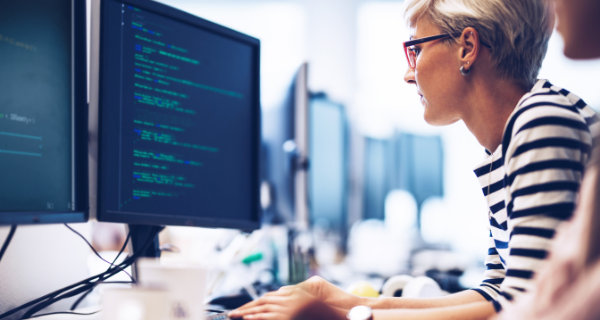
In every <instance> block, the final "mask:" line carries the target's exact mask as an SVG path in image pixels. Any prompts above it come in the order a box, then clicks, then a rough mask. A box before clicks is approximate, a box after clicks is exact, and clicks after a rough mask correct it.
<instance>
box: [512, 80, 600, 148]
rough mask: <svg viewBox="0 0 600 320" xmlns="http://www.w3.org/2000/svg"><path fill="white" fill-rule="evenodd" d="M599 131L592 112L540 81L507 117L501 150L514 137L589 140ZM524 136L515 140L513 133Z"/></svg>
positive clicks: (585, 141)
mask: <svg viewBox="0 0 600 320" xmlns="http://www.w3.org/2000/svg"><path fill="white" fill-rule="evenodd" d="M599 132H600V121H599V118H598V116H597V114H596V112H595V111H594V110H593V109H592V108H590V107H589V106H588V105H587V104H586V103H585V102H584V101H583V100H582V99H581V98H579V97H578V96H576V95H575V94H573V93H571V92H570V91H568V90H566V89H563V88H560V87H557V86H554V85H553V84H552V83H550V82H549V81H547V80H540V81H538V82H537V83H536V85H535V86H534V87H533V89H532V90H531V91H530V92H529V93H527V94H526V95H525V96H523V98H522V99H521V101H520V102H519V104H518V105H517V107H516V108H515V110H514V111H513V113H512V114H511V116H510V117H509V119H508V121H507V124H506V127H505V130H504V136H503V139H502V145H503V149H505V150H503V151H506V150H507V149H508V148H509V146H510V145H511V144H514V142H515V140H517V141H521V142H530V141H531V140H538V139H542V138H554V139H560V138H563V137H564V138H569V139H576V140H583V141H581V142H584V143H585V144H588V143H591V137H592V136H597V134H595V133H599ZM519 135H520V136H523V137H524V138H522V139H518V138H517V136H519Z"/></svg>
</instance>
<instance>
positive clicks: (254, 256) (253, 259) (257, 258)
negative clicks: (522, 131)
mask: <svg viewBox="0 0 600 320" xmlns="http://www.w3.org/2000/svg"><path fill="white" fill-rule="evenodd" d="M262 258H263V254H262V252H259V253H255V254H251V255H249V256H247V257H245V258H244V260H242V263H243V264H251V263H252V262H256V261H260V260H262Z"/></svg>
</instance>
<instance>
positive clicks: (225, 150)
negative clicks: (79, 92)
mask: <svg viewBox="0 0 600 320" xmlns="http://www.w3.org/2000/svg"><path fill="white" fill-rule="evenodd" d="M101 6H102V8H101V21H100V98H99V99H100V102H99V112H100V130H99V131H100V147H99V151H100V157H99V194H98V196H99V201H98V203H99V210H98V219H99V220H101V221H113V222H125V223H132V224H167V225H190V226H192V225H193V226H207V227H230V228H242V229H245V228H248V229H253V228H256V227H258V226H259V209H260V205H259V199H260V198H259V187H260V182H259V159H260V106H259V55H260V52H259V49H260V43H259V41H258V40H257V39H254V38H251V37H249V36H246V35H243V34H240V33H238V32H235V31H232V30H230V29H227V28H224V27H221V26H219V25H216V24H213V23H210V22H208V21H206V20H203V19H200V18H198V17H195V16H192V15H189V14H186V13H183V12H181V11H178V10H176V9H173V8H170V7H168V6H165V5H162V4H159V3H155V2H152V1H127V2H123V1H116V0H105V1H102V4H101Z"/></svg>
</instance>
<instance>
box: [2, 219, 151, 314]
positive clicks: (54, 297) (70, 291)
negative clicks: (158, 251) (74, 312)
mask: <svg viewBox="0 0 600 320" xmlns="http://www.w3.org/2000/svg"><path fill="white" fill-rule="evenodd" d="M161 229H162V228H161V227H155V228H153V230H152V232H151V233H150V236H149V237H148V239H147V240H146V242H145V243H144V245H143V246H142V247H141V248H140V250H138V251H137V252H135V253H134V254H133V255H131V256H130V257H128V258H126V259H125V260H124V261H123V262H121V263H120V264H118V265H116V266H114V267H113V266H111V267H110V268H109V271H105V272H103V273H100V274H97V275H95V276H92V277H89V278H87V279H84V280H81V281H79V282H77V283H74V284H72V285H69V286H67V287H64V288H62V289H59V290H57V291H54V292H51V293H48V294H46V295H44V296H42V297H40V298H37V299H35V300H32V301H30V302H27V303H25V304H23V305H21V306H19V307H16V308H14V309H11V310H9V311H7V312H5V313H3V314H0V319H3V318H6V317H8V316H10V315H12V314H15V313H17V312H19V311H22V310H25V309H27V308H30V309H29V310H28V311H27V312H26V313H24V314H23V316H22V317H21V318H20V319H28V318H31V316H33V315H34V314H35V313H37V312H39V311H41V310H42V309H44V308H46V307H47V306H49V305H52V304H53V303H55V302H57V301H60V300H62V299H66V298H70V297H73V296H76V295H78V294H80V293H83V292H86V291H88V290H89V289H91V288H93V287H94V286H96V285H97V284H96V282H104V280H106V279H108V278H110V277H112V276H114V275H115V274H117V273H119V272H121V271H122V269H123V268H126V267H128V266H130V265H132V264H133V263H134V262H135V261H136V259H137V258H138V257H139V256H140V255H141V254H142V253H143V252H144V250H146V248H147V247H148V245H150V243H151V242H152V241H153V239H154V238H155V237H156V236H157V235H158V233H159V232H160V230H161Z"/></svg>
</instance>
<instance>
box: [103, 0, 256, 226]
mask: <svg viewBox="0 0 600 320" xmlns="http://www.w3.org/2000/svg"><path fill="white" fill-rule="evenodd" d="M108 1H113V2H116V3H122V4H126V5H131V6H134V7H137V8H139V9H142V10H146V11H150V12H152V13H155V14H159V15H161V16H164V17H167V18H170V19H174V20H177V21H179V22H182V23H185V24H188V25H190V26H192V27H195V28H200V29H203V30H206V31H209V32H212V33H215V34H219V35H222V36H224V37H228V38H230V39H233V40H235V41H239V42H243V43H246V44H248V45H250V46H251V47H252V48H253V50H254V62H253V68H254V70H253V80H254V88H253V91H254V92H255V95H254V96H255V98H254V101H253V104H252V109H253V110H252V121H253V123H254V125H253V130H252V131H253V132H252V136H253V137H252V141H253V144H254V146H253V147H252V150H253V154H252V161H253V167H254V168H256V170H254V172H252V180H253V183H252V184H253V185H254V188H253V190H252V191H251V192H252V194H253V196H252V199H253V204H252V208H251V210H252V212H251V214H252V220H237V219H235V220H234V219H215V218H202V217H194V216H179V215H177V216H176V215H168V214H151V213H135V212H117V211H111V210H107V209H106V208H105V205H104V203H103V200H104V196H103V192H104V188H105V187H104V185H103V184H104V179H103V174H102V171H103V169H102V164H101V162H102V160H103V157H104V153H103V150H102V149H103V108H102V105H103V101H102V100H103V91H104V89H103V72H102V69H103V65H104V63H105V59H106V57H105V55H104V54H103V50H104V48H105V46H104V43H105V42H106V41H107V39H106V34H104V32H103V30H102V26H103V23H104V21H105V20H106V19H107V17H106V14H105V8H106V3H107V2H108ZM99 38H100V41H99V75H98V77H99V81H98V82H99V83H98V91H99V94H98V106H99V108H98V109H99V116H98V133H99V134H98V159H99V160H98V181H97V183H98V193H97V199H98V201H97V219H98V221H102V222H116V223H128V224H139V225H173V226H194V227H207V228H229V229H240V230H244V231H252V230H256V229H258V228H260V219H261V217H260V214H261V207H260V172H259V171H260V170H259V166H260V146H261V133H260V127H261V125H260V40H258V39H256V38H254V37H251V36H248V35H246V34H243V33H240V32H237V31H234V30H232V29H229V28H227V27H224V26H221V25H218V24H216V23H213V22H211V21H208V20H205V19H203V18H200V17H197V16H195V15H192V14H189V13H187V12H184V11H181V10H179V9H175V8H173V7H170V6H168V5H165V4H161V3H158V2H154V1H149V0H102V1H101V3H100V28H99Z"/></svg>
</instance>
